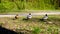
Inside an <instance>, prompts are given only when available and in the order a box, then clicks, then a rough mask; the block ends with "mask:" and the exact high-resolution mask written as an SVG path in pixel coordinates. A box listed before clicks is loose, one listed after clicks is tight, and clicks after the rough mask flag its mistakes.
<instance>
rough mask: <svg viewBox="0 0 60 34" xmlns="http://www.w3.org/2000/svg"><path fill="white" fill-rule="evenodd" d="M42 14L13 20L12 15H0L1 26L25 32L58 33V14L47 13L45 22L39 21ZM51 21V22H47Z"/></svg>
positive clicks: (32, 33) (59, 27)
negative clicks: (10, 16)
mask: <svg viewBox="0 0 60 34" xmlns="http://www.w3.org/2000/svg"><path fill="white" fill-rule="evenodd" d="M42 17H43V16H36V17H34V16H33V18H32V19H30V20H23V19H24V18H25V17H19V19H16V20H13V18H14V17H12V18H8V17H1V18H0V24H1V26H2V27H5V28H7V29H11V30H13V31H16V32H18V33H19V32H22V31H23V32H22V33H24V32H25V34H60V33H59V32H60V15H49V19H48V20H47V22H44V21H40V19H41V18H42ZM49 22H52V23H49Z"/></svg>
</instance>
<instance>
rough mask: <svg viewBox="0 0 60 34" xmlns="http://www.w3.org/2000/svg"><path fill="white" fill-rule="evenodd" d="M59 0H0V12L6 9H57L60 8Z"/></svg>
mask: <svg viewBox="0 0 60 34" xmlns="http://www.w3.org/2000/svg"><path fill="white" fill-rule="evenodd" d="M59 1H60V0H0V12H4V11H6V10H9V11H11V10H12V11H14V10H57V9H59V8H60V2H59ZM9 11H7V12H9Z"/></svg>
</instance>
